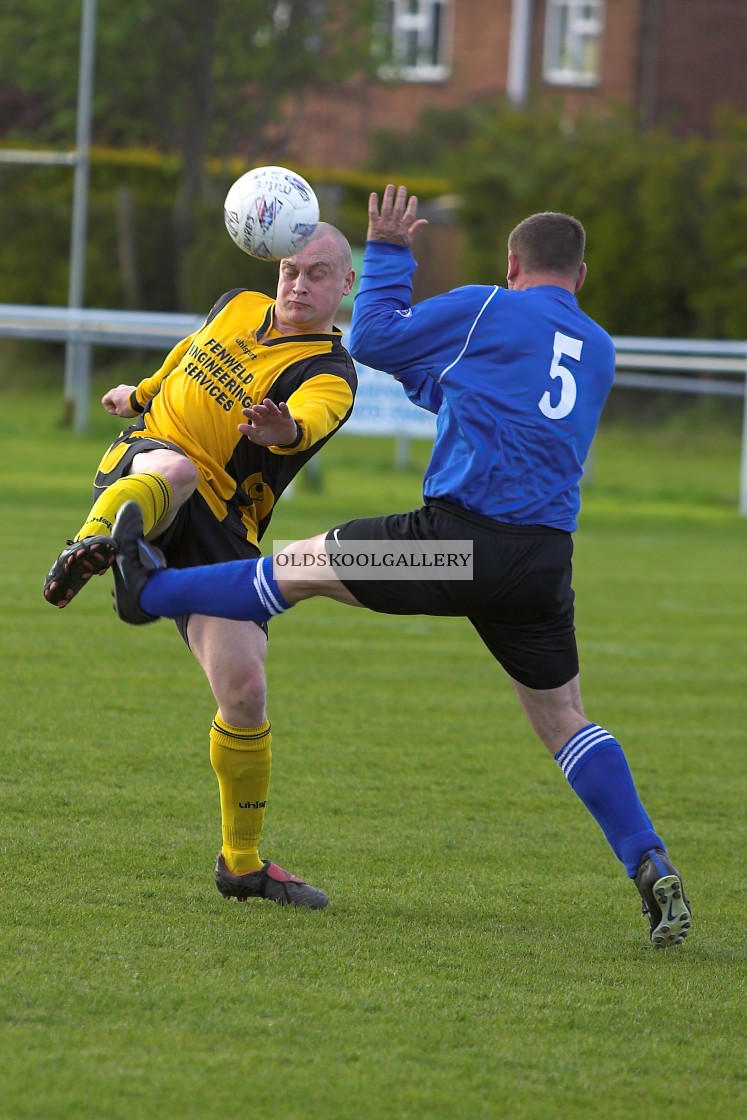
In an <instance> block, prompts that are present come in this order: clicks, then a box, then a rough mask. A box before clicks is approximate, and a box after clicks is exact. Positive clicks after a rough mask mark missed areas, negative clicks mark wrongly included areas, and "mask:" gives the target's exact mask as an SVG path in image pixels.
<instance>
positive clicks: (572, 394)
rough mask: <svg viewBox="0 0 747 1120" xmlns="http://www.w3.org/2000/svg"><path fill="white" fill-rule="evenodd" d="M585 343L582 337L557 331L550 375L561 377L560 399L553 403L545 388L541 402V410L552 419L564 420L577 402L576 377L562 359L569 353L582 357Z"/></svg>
mask: <svg viewBox="0 0 747 1120" xmlns="http://www.w3.org/2000/svg"><path fill="white" fill-rule="evenodd" d="M583 345H584V344H583V342H582V341H581V339H580V338H571V337H570V336H569V335H567V334H561V332H560V331H556V332H555V339H554V343H553V352H552V365H551V366H550V377H559V378H560V400H559V401H558V403H557V404H551V398H550V392H549V390H545V392H544V393H543V394H542V398H541V400H540V402H539V409H540V412H542V413H543V414H544V415H545V416H547V417H549V419H550V420H562V419H563V417H564V416H567V415H568V414H569V412H571V410H572V408H573V406H574V404H575V403H576V381H575V378H574V376H573V374H572V373H571V371H570V370H569V369H566V367H565V366H562V365H561V364H560V359H561V358H562V357H563V356H564V355H567V356H568V357H569V358H575V359H576V361H578V360H579V358H580V357H581V348H582V347H583Z"/></svg>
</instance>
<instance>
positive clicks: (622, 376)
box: [0, 304, 747, 517]
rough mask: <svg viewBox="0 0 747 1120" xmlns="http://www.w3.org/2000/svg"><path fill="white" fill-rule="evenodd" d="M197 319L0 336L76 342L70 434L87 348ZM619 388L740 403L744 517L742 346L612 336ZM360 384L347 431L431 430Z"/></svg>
mask: <svg viewBox="0 0 747 1120" xmlns="http://www.w3.org/2000/svg"><path fill="white" fill-rule="evenodd" d="M202 322H203V317H202V316H200V317H197V316H195V315H178V314H172V313H166V312H164V313H159V312H152V311H150V312H149V311H99V310H95V309H90V308H86V309H84V310H70V309H68V308H66V307H36V306H27V305H23V304H0V337H3V336H4V337H6V338H26V339H35V340H37V341H47V342H64V343H70V342H75V343H78V344H79V346H78V350H79V352H80V353H81V355H82V357H83V361H82V362H81V365H80V368H79V369H78V371H77V374H76V377H75V378H74V379H73V382H72V399H71V400H70V401H68V402H66V405H67V406H69V408H70V411H71V415H72V420H73V425H74V428H75V430H76V431H78V432H82V431H84V430H85V429H86V427H87V425H88V408H89V398H90V372H91V354H90V351H91V347H93V346H112V347H135V348H138V349H155V350H168V349H170V348H171V347H172V346H173V345H174V344H175V343H177V342H179V341H180V340H181V339H182V338H186V336H187V335H189V334H191V333H192V332H193V331H195V330H197V328H198V327H199V326H200V325H201V324H202ZM614 343H615V348H616V350H617V373H616V375H615V385H617V386H619V387H621V388H632V389H649V390H659V391H662V390H667V391H670V392H677V393H699V394H707V395H711V396H729V397H735V398H738V399H740V400H742V402H743V405H742V409H743V425H742V462H741V471H740V490H739V511H740V513H741V515H742V516H743V517H747V341H746V342H721V341H713V340H705V339H668V338H630V337H616V338H615V339H614ZM357 368H358V374H359V380H360V386H359V391H358V396H357V398H356V404H355V409H354V411H353V415H352V417H351V418H350V420H349V421H348V424H347V427H346V431H347V432H350V433H359V434H362V435H369V434H380V435H394V436H397V437H398V438H400V439H408V438H410V437H417V436H424V437H426V438H430V437H432V436H433V434H434V432H435V419H434V417H433V416H431V415H430V413H427V412H424V411H423V410H422V409H419V408H413V406H412V405H411V404H410V402H409V401H408V400H407V398H406V397H405V395H404V393H403V392H402V391H401V389H400V388H399V387H398V386H397V385H396V384H395V383H394V382H393V381H391V380H390V379H388V378H383V377H380V376H378V374H377V373H376V371H375V370H371V369H369V368H368V367H365V366H361V365H358V367H357Z"/></svg>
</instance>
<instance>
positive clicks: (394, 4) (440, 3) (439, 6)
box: [378, 0, 452, 82]
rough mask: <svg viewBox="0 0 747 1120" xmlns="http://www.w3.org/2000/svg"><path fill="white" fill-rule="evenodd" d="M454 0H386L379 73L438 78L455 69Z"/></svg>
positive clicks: (420, 79)
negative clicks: (451, 39)
mask: <svg viewBox="0 0 747 1120" xmlns="http://www.w3.org/2000/svg"><path fill="white" fill-rule="evenodd" d="M451 6H452V0H383V3H382V5H381V25H380V33H379V36H378V40H379V53H380V57H381V64H380V66H379V76H380V77H382V78H388V79H392V78H399V79H402V80H404V81H408V82H438V81H443V79H444V78H448V76H449V74H450V72H451V42H450V34H449V32H450V29H449V17H450V15H451V12H450V8H451Z"/></svg>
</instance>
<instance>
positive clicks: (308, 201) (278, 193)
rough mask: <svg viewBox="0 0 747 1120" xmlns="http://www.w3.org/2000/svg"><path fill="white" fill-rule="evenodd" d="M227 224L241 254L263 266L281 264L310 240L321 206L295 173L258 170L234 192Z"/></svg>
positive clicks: (227, 209) (225, 215)
mask: <svg viewBox="0 0 747 1120" xmlns="http://www.w3.org/2000/svg"><path fill="white" fill-rule="evenodd" d="M223 220H224V222H225V223H226V229H227V230H228V232H229V234H230V236H231V238H232V240H233V241H235V243H236V244H237V245H238V247H239V249H243V250H244V252H245V253H248V254H249V256H250V257H258V258H259V259H260V260H263V261H279V260H282V258H283V257H292V256H293V254H294V253H297V252H298V251H299V250H300V249H303V247H304V245H306V244H307V242H309V241H310V240H311V237H312V235H313V233H314V230H315V229H316V227H317V223H318V221H319V202H318V201H317V197H316V195H315V194H314V191H313V190H312V188H311V187H310V186H309V184H308V183H307V182H306V180H305V179H304V178H303V177H302V176H301V175H298V174H297V173H296V172H295V171H291V170H290V169H289V168H287V167H255V168H254V170H253V171H247V173H246V174H245V175H242V176H241V178H240V179H237V180H236V182H235V183H234V184H233V186H232V187H231V189H230V190H229V192H228V194H227V195H226V201H225V203H224V205H223Z"/></svg>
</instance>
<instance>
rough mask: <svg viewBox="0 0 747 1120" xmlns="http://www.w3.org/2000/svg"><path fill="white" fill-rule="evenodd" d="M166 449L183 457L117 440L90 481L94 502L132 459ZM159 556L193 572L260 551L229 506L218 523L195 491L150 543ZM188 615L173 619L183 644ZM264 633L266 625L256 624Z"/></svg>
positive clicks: (145, 443)
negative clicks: (165, 527) (199, 566)
mask: <svg viewBox="0 0 747 1120" xmlns="http://www.w3.org/2000/svg"><path fill="white" fill-rule="evenodd" d="M161 448H166V449H168V450H170V451H178V452H179V453H180V454H182V455H183V454H184V452H183V451H182V450H181V448H179V447H177V446H176V445H175V444H173V443H169V442H167V441H166V440H160V439H151V438H149V437H147V436H139V437H136V438H129V437H128V436H127V433H125V434H124V435H123V436H120V438H119V439H118V440H116V441H115V442H114V443H113V444H112V446H111V447H110V448H109V450H108V451H107V452H106V454H105V455H104V458H103V459H102V460H101V463H100V464H99V469H98V471H97V473H96V478H95V479H94V484H93V485H94V500H95V499H96V498H97V497H98V496H99V495H100V494H101V492H102V491H103V490H105V489H106V487H107V486H111V484H112V483H113V482H115V481H116V480H117V479H118V478H122V477H123V476H124V475H126V474H128V473H129V470H130V466H131V465H132V460H133V459H134V457H135V455H139V454H140V452H143V451H154V450H158V449H161ZM153 543H154V544H157V545H158V547H159V548H160V549H161V551H162V552H163V554H164V556H165V557H166V562H167V564H168V565H169V567H170V568H194V567H197V566H198V565H200V564H221V563H224V562H225V561H228V560H252V559H256V557H258V556H261V555H262V553H261V550H260V549H259V548H257V546H256V545H255V544H253V543H252V542H251V541H248V540H247V539H246V530H245V529H244V527H243V524H242V522H241V518H240V516H239V514H238V511H236V510H234V509H233V508H232V506H231V504H230V503H229V506H228V516H227V517H226V518H224V520H223V521H219V520H218V518H217V517H216V516H215V514H214V513H213V511H212V510H211V509H210V506H209V505H208V504H207V502H206V501H205V499H204V498H203V497H202V495H201V494H199V493H198V492H197V491H196V490H195V492H194V494H193V495H192V497H191V498H189V499H188V500H187V501H186V502H185V503H184V505H183V506H182V507H181V508H180V509H179V512H178V513H177V515H176V517H175V518H174V520H173V521H172V523H171V524H170V525H169V526H168V528H167V529H166V530H165V532H163V533H162V534H161V535H160V537H157V538H155V539H154V541H153ZM188 621H189V616H188V615H183V616H182V617H180V618H177V619H175V622H176V625H177V628H178V630H179V633H180V634H181V636H182V638H183V639H184V641H185V642H186V643H187V645H189V642H188V641H187V623H188ZM257 625H258V626H259V627H260V629H262V630H264V631H265V633H267V624H266V623H257Z"/></svg>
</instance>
